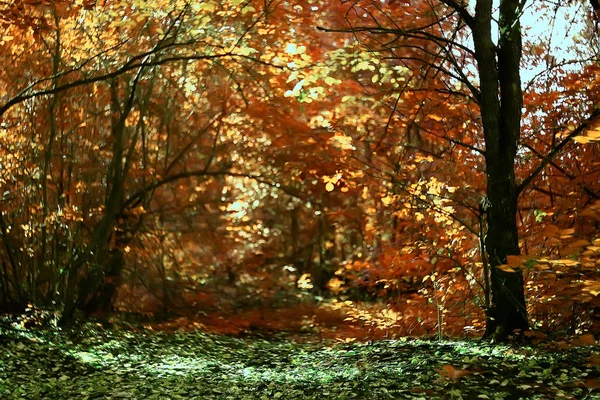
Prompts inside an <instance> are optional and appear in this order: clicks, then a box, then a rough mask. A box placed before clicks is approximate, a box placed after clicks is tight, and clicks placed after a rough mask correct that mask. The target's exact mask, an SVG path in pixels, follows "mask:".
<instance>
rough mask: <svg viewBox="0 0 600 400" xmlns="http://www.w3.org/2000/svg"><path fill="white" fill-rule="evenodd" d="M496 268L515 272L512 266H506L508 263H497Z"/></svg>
mask: <svg viewBox="0 0 600 400" xmlns="http://www.w3.org/2000/svg"><path fill="white" fill-rule="evenodd" d="M498 269H501V270H502V271H504V272H517V271H515V270H514V269H513V268H512V267H510V266H508V265H506V264H503V265H499V266H498Z"/></svg>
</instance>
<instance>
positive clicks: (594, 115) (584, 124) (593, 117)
mask: <svg viewBox="0 0 600 400" xmlns="http://www.w3.org/2000/svg"><path fill="white" fill-rule="evenodd" d="M598 117H600V109H599V108H596V109H595V110H594V111H593V112H592V114H591V115H590V116H589V117H588V118H586V119H585V120H584V121H583V122H581V123H580V124H579V126H578V127H577V128H575V129H574V130H573V132H571V133H570V134H569V135H567V137H565V138H564V139H563V140H562V141H561V142H560V143H559V144H558V145H556V147H554V148H553V149H552V150H550V152H549V153H548V154H547V155H546V156H545V157H544V158H543V159H542V161H541V162H540V164H539V165H538V166H537V168H536V169H535V170H533V172H532V173H531V174H530V175H529V176H528V177H527V178H525V179H524V180H523V182H521V184H520V185H519V186H518V187H517V195H520V194H521V192H523V189H525V188H526V187H527V186H528V185H529V184H530V183H531V182H532V181H533V180H534V179H535V178H536V177H537V176H538V175H539V174H540V173H541V172H542V171H543V170H544V168H546V166H547V165H548V164H549V163H550V162H551V161H552V159H553V158H554V157H556V155H557V154H558V153H559V152H560V151H561V150H562V149H563V148H564V147H565V146H566V145H567V144H568V143H569V142H570V141H571V140H572V139H573V138H574V137H575V136H577V135H579V134H581V133H582V132H583V131H584V129H586V128H587V127H588V126H589V125H590V124H591V123H592V122H594V121H595V120H596V119H597V118H598Z"/></svg>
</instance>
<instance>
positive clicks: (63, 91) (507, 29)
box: [0, 0, 600, 339]
mask: <svg viewBox="0 0 600 400" xmlns="http://www.w3.org/2000/svg"><path fill="white" fill-rule="evenodd" d="M594 5H595V2H583V1H572V2H566V3H565V4H557V3H556V2H551V1H536V2H527V1H522V0H521V1H517V0H501V1H500V2H499V3H498V4H496V3H495V2H493V1H491V0H478V1H471V2H463V1H453V0H440V1H434V0H419V1H413V2H410V3H407V2H399V1H395V0H384V1H372V0H360V1H355V2H345V1H337V0H328V1H325V0H322V1H321V0H313V1H306V2H293V1H276V0H260V1H259V0H226V1H212V0H209V1H203V2H186V1H183V0H157V1H153V2H147V1H130V2H120V1H109V0H106V1H87V0H85V1H84V0H81V1H75V2H72V1H62V0H55V1H46V0H42V1H40V0H12V1H7V2H3V3H2V4H1V7H2V12H1V13H0V23H1V24H2V27H3V31H4V33H3V34H2V36H0V59H1V60H2V63H3V64H4V65H5V66H6V67H5V68H3V69H2V70H0V82H1V84H0V184H1V187H2V190H1V196H2V198H1V202H0V241H1V246H0V260H1V270H0V306H1V308H2V309H3V310H6V311H8V310H13V311H14V310H22V309H24V308H26V307H31V306H35V307H39V308H42V309H51V310H53V311H55V312H56V313H57V315H58V316H59V317H60V320H61V322H62V323H65V324H67V323H70V322H72V321H73V320H74V319H76V318H79V317H81V316H89V315H91V314H97V313H103V312H109V311H115V310H119V311H126V312H140V313H148V314H156V315H158V314H163V315H186V316H189V317H197V316H198V315H200V314H202V315H205V316H207V315H210V316H211V318H212V315H213V313H215V314H216V315H218V314H227V313H233V312H240V310H242V311H243V312H248V314H244V315H245V317H244V318H246V321H250V320H253V318H254V317H252V314H251V313H252V311H251V310H252V309H254V308H258V309H261V308H262V309H266V308H276V309H278V308H281V307H284V308H285V307H294V306H298V304H299V303H302V302H304V301H307V300H308V299H312V301H315V299H316V300H318V301H319V304H320V306H319V307H321V311H320V312H324V311H323V310H328V311H331V312H333V311H335V313H337V314H336V315H338V314H341V315H344V318H345V319H347V320H348V321H349V322H350V323H353V324H358V325H360V326H363V327H364V331H365V332H370V333H372V334H374V335H376V336H377V335H381V336H384V335H385V336H387V335H413V334H419V335H438V336H439V337H442V336H444V335H465V334H474V335H486V336H488V337H492V338H496V339H506V338H507V337H508V336H509V335H511V334H513V332H514V331H517V332H521V333H522V332H525V331H528V330H529V329H530V328H531V329H534V330H544V329H556V327H560V329H563V330H565V331H572V332H577V333H586V332H597V331H598V329H599V325H598V324H599V320H598V307H599V306H600V302H599V299H598V294H599V293H600V280H599V273H598V271H599V268H600V235H599V233H598V228H599V223H600V200H599V196H600V192H599V190H600V185H599V182H600V176H599V175H600V169H599V161H598V160H600V158H599V154H598V153H599V151H600V148H599V142H600V119H598V117H599V116H600V109H599V108H598V104H599V102H600V82H599V80H598V76H600V64H599V62H598V50H599V42H598V37H597V26H596V17H595V15H596V14H595V12H596V11H597V7H594ZM542 25H543V28H540V26H542ZM243 312H242V314H243ZM228 315H229V314H228ZM288 317H289V318H288V320H290V319H293V318H292V317H291V316H289V315H288ZM274 318H275V317H274ZM331 318H334V317H331ZM335 318H338V316H336V317H335ZM275 319H276V318H275ZM282 321H283V320H282ZM205 322H206V321H205ZM253 323H254V322H253ZM257 323H258V322H257ZM229 326H230V327H235V326H237V325H236V323H235V322H234V321H231V320H230V325H229ZM232 329H234V330H235V329H236V328H232Z"/></svg>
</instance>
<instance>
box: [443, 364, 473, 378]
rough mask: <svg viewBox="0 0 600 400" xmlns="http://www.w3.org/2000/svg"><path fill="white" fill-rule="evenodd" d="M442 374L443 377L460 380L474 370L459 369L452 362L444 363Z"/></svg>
mask: <svg viewBox="0 0 600 400" xmlns="http://www.w3.org/2000/svg"><path fill="white" fill-rule="evenodd" d="M439 372H440V375H441V376H442V377H443V378H448V379H450V380H452V381H458V380H459V379H460V378H462V377H463V376H466V375H469V374H472V373H473V372H472V371H469V370H466V369H459V368H456V367H454V366H453V365H450V364H446V365H444V366H443V367H442V368H441V369H440V370H439Z"/></svg>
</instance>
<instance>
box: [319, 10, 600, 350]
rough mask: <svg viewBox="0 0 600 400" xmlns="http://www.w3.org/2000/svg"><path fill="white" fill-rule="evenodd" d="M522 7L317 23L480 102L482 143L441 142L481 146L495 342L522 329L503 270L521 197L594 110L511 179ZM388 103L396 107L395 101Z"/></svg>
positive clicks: (516, 281) (514, 292)
mask: <svg viewBox="0 0 600 400" xmlns="http://www.w3.org/2000/svg"><path fill="white" fill-rule="evenodd" d="M526 5H527V2H526V1H519V0H501V1H500V5H499V8H498V9H497V10H496V9H495V7H494V2H493V1H492V0H478V1H477V2H476V3H475V7H474V10H470V9H469V5H468V4H467V2H462V1H460V2H459V1H453V0H440V1H436V2H431V1H421V2H411V4H410V6H409V5H407V4H398V3H396V2H394V1H387V2H377V3H375V2H369V1H365V2H355V3H353V5H351V6H349V7H348V8H347V10H346V12H345V13H344V14H342V15H344V19H345V21H344V23H346V24H349V25H350V27H349V28H347V27H340V28H335V27H334V28H331V27H325V28H323V27H321V28H320V29H321V30H324V31H327V32H345V33H352V34H353V35H354V36H355V37H356V38H358V40H359V41H361V42H362V43H363V44H364V45H365V46H367V47H368V48H369V49H371V50H373V51H376V52H380V53H382V54H383V59H387V60H392V61H393V62H397V63H400V64H401V65H404V66H408V67H409V68H414V66H415V65H420V67H421V68H422V71H423V72H422V74H421V76H422V77H423V79H424V82H425V85H427V87H424V88H423V90H425V91H429V92H430V93H434V94H435V95H436V96H446V98H447V100H446V101H449V102H452V101H454V102H456V103H460V98H462V99H468V100H469V101H471V102H472V103H474V104H475V105H476V106H477V107H478V109H479V114H480V124H481V125H480V126H481V132H482V139H477V138H475V139H474V141H471V142H467V141H464V140H461V138H460V137H459V138H456V137H448V136H446V137H445V139H446V140H448V142H451V143H454V144H458V145H460V146H462V147H463V148H466V149H467V150H468V151H471V152H479V151H480V150H479V149H478V148H477V146H478V145H479V144H481V145H482V146H483V147H484V148H485V149H484V150H481V151H480V152H481V153H482V154H483V155H484V158H485V172H486V178H487V185H486V189H485V196H484V197H482V198H481V200H480V210H479V211H480V213H481V214H484V215H485V222H486V229H485V254H482V257H483V258H484V265H485V262H486V261H487V262H489V266H490V268H491V269H490V279H491V288H490V289H491V302H492V305H491V307H489V308H488V310H487V316H488V319H487V335H488V336H493V337H495V338H497V339H503V338H505V337H506V336H507V335H509V334H510V333H511V332H513V331H514V330H526V329H528V318H527V308H526V303H525V295H524V285H523V276H522V273H521V272H520V271H516V272H515V271H512V270H511V271H509V270H507V269H506V268H503V266H504V265H505V264H506V263H507V257H508V256H511V255H518V254H520V249H519V235H518V222H517V211H518V202H519V195H520V194H521V193H523V191H524V189H525V188H526V187H527V186H528V185H529V184H530V183H531V182H532V181H534V180H535V179H536V178H537V177H538V176H539V174H540V172H541V171H542V170H544V168H545V167H546V166H547V165H548V163H550V162H551V160H552V159H553V157H555V156H556V155H557V153H558V152H559V151H560V149H562V148H564V146H566V145H567V144H568V143H570V141H571V139H572V138H573V137H574V136H576V135H577V134H579V133H581V132H582V131H583V130H584V129H585V128H586V127H588V126H589V123H590V122H591V121H593V120H594V119H595V118H596V117H597V115H598V111H597V110H593V111H587V113H588V114H587V117H584V119H583V120H581V121H579V123H578V127H577V128H575V129H573V130H572V132H571V134H569V135H567V136H566V137H564V138H562V140H561V141H560V142H557V143H556V144H555V146H554V147H553V148H552V149H551V150H550V151H548V152H547V154H544V155H542V157H541V161H540V162H539V163H538V167H537V168H535V169H534V170H533V171H530V174H529V176H527V177H525V178H524V179H523V180H522V181H521V182H519V181H517V179H516V177H515V161H516V160H517V151H518V149H519V145H520V143H521V138H522V129H521V122H522V108H523V92H522V87H523V84H522V82H521V65H522V52H523V43H522V41H523V32H522V30H521V18H522V15H523V13H524V10H525V7H526ZM496 38H497V39H496ZM414 89H415V87H414V85H413V86H410V85H409V84H407V85H405V86H404V87H402V88H398V89H396V90H397V91H400V92H401V93H405V92H409V93H410V94H411V95H414V92H415V90H414ZM397 98H398V99H399V98H401V97H400V96H398V97H397ZM411 104H414V103H411ZM421 104H427V100H423V101H422V103H421ZM391 108H392V113H398V112H399V107H398V102H396V104H395V105H394V106H393V107H391ZM419 109H421V108H419ZM403 110H405V109H403ZM430 110H431V109H430ZM436 114H438V115H439V113H436ZM438 118H440V119H441V118H442V117H438ZM480 229H481V230H483V227H480ZM486 275H487V274H486Z"/></svg>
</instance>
